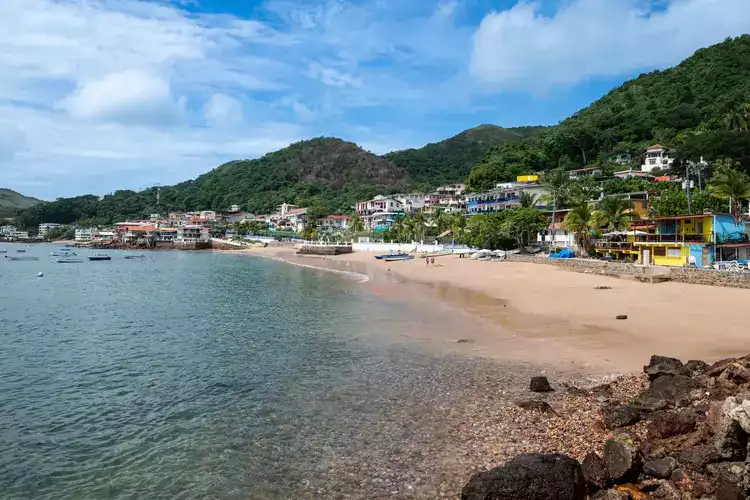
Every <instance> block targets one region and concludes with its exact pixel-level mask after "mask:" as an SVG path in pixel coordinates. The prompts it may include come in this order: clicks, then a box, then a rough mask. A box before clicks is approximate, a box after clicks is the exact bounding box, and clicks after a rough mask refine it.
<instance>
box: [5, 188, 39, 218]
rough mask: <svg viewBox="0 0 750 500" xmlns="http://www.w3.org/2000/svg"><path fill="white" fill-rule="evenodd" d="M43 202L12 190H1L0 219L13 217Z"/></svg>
mask: <svg viewBox="0 0 750 500" xmlns="http://www.w3.org/2000/svg"><path fill="white" fill-rule="evenodd" d="M40 202H41V200H37V199H36V198H30V197H28V196H24V195H22V194H21V193H17V192H15V191H13V190H11V189H2V188H0V218H2V217H13V216H14V215H15V214H16V212H18V211H19V210H25V209H27V208H29V207H32V206H34V205H36V204H37V203H40Z"/></svg>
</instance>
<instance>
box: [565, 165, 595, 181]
mask: <svg viewBox="0 0 750 500" xmlns="http://www.w3.org/2000/svg"><path fill="white" fill-rule="evenodd" d="M597 175H602V169H601V168H597V167H590V168H577V169H575V170H568V177H569V178H571V179H580V178H581V177H588V176H597Z"/></svg>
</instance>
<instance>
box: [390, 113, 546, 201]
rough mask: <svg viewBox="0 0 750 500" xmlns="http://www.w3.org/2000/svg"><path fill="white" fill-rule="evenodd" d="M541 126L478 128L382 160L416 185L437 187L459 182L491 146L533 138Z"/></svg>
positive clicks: (391, 154) (399, 152) (393, 153)
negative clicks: (388, 162)
mask: <svg viewBox="0 0 750 500" xmlns="http://www.w3.org/2000/svg"><path fill="white" fill-rule="evenodd" d="M544 128H545V127H517V128H502V127H498V126H496V125H480V126H478V127H474V128H472V129H469V130H464V131H463V132H461V133H460V134H458V135H455V136H453V137H451V138H450V139H446V140H444V141H440V142H436V143H432V144H428V145H426V146H424V147H422V148H419V149H404V150H402V151H394V152H392V153H388V154H387V155H385V157H386V158H387V159H389V160H391V161H392V162H393V163H395V164H396V165H397V166H399V167H401V168H403V169H404V170H406V172H407V173H408V174H409V176H410V177H411V179H413V180H414V181H415V182H418V183H420V184H425V185H428V186H437V185H440V184H448V183H452V182H463V181H465V180H466V176H467V175H468V174H469V172H470V171H471V168H472V167H473V166H474V165H476V164H477V163H478V162H479V161H481V160H482V158H484V156H485V154H487V151H488V150H489V149H490V148H492V147H495V146H500V145H502V144H506V143H509V142H515V141H520V140H521V139H524V138H527V137H533V136H535V135H536V134H538V133H539V132H540V131H541V130H544Z"/></svg>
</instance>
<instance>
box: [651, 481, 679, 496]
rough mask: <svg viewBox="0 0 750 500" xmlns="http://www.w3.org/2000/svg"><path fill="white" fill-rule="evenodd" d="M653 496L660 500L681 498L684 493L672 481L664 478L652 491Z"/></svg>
mask: <svg viewBox="0 0 750 500" xmlns="http://www.w3.org/2000/svg"><path fill="white" fill-rule="evenodd" d="M651 498H658V499H660V500H681V499H682V494H681V493H680V491H679V490H678V489H677V488H676V487H675V485H674V484H672V482H671V481H664V480H662V481H661V482H660V484H659V487H658V488H656V489H655V490H654V491H653V492H652V493H651Z"/></svg>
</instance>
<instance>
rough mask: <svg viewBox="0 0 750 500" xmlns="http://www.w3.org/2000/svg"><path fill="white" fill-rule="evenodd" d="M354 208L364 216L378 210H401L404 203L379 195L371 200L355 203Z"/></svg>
mask: <svg viewBox="0 0 750 500" xmlns="http://www.w3.org/2000/svg"><path fill="white" fill-rule="evenodd" d="M355 209H356V211H357V213H358V214H359V215H360V216H362V217H365V216H367V215H372V214H375V213H378V212H403V211H404V205H403V204H402V203H401V202H400V201H399V200H397V199H396V198H393V197H387V196H382V195H379V196H376V197H375V198H373V199H372V200H369V201H363V202H360V203H357V205H356V206H355Z"/></svg>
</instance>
